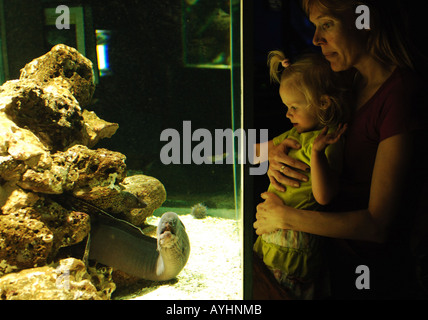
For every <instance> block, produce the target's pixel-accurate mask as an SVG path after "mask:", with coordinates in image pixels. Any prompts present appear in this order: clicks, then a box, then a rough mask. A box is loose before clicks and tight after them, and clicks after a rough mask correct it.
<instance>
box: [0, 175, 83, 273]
mask: <svg viewBox="0 0 428 320" xmlns="http://www.w3.org/2000/svg"><path fill="white" fill-rule="evenodd" d="M0 209H1V212H2V215H0V262H1V263H0V275H2V274H5V273H8V272H11V271H15V270H22V269H25V268H32V267H35V266H42V265H45V264H47V263H49V262H50V261H51V260H52V259H53V257H54V256H55V254H56V253H57V252H58V250H59V249H60V248H62V247H67V246H71V245H73V244H76V243H79V242H81V241H82V240H83V239H84V238H85V237H86V236H87V235H88V233H89V231H90V220H89V216H88V215H87V214H86V213H81V212H74V211H69V210H66V209H64V208H63V207H61V206H60V205H59V204H57V203H55V202H53V201H51V200H48V199H46V198H44V197H43V196H42V195H37V194H35V193H32V192H25V191H24V190H22V189H20V188H18V187H16V186H14V185H13V184H12V183H6V184H4V185H2V186H1V187H0Z"/></svg>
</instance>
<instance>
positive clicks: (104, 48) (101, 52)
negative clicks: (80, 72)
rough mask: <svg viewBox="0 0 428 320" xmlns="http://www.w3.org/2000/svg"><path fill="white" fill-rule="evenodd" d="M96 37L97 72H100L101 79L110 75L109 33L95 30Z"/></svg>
mask: <svg viewBox="0 0 428 320" xmlns="http://www.w3.org/2000/svg"><path fill="white" fill-rule="evenodd" d="M96 35H97V60H98V70H99V71H100V76H101V77H102V76H106V75H109V74H111V70H110V62H109V49H110V48H109V41H110V31H108V30H96Z"/></svg>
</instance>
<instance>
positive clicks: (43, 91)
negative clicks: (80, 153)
mask: <svg viewBox="0 0 428 320" xmlns="http://www.w3.org/2000/svg"><path fill="white" fill-rule="evenodd" d="M0 101H1V102H3V104H2V105H1V106H0V108H1V109H2V111H4V112H5V113H6V115H7V116H8V117H9V119H10V120H12V121H13V122H14V123H15V124H16V125H17V126H18V127H20V128H25V129H28V130H30V131H31V132H32V133H34V134H35V135H36V136H37V137H38V138H39V139H40V141H41V142H42V143H43V145H44V146H45V147H46V148H49V149H53V150H63V149H65V148H67V147H69V146H72V145H74V144H76V143H79V142H81V141H82V140H83V136H82V129H83V126H84V122H83V117H82V114H81V109H80V106H79V103H78V102H77V100H76V99H75V98H74V96H73V95H72V94H71V93H70V92H69V91H68V90H66V89H64V88H62V87H57V86H53V85H50V86H44V87H41V86H39V85H38V84H36V83H35V82H34V81H30V80H26V81H24V80H21V81H17V80H11V81H8V82H6V83H5V84H3V85H2V86H1V87H0Z"/></svg>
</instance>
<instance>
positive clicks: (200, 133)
mask: <svg viewBox="0 0 428 320" xmlns="http://www.w3.org/2000/svg"><path fill="white" fill-rule="evenodd" d="M259 131H260V132H259V136H260V139H259V143H260V153H259V154H267V152H268V150H267V143H265V142H267V141H268V130H267V129H260V130H259ZM160 141H167V142H168V143H167V144H165V145H164V146H163V147H162V149H161V152H160V160H161V162H162V163H163V164H166V165H169V164H192V163H193V164H196V165H201V164H224V163H226V164H234V163H238V164H246V158H247V157H248V160H249V163H251V164H253V165H256V164H258V165H259V166H258V167H251V168H250V169H249V173H250V175H263V174H265V173H266V172H267V169H268V162H267V161H261V157H260V156H257V155H256V154H255V145H256V143H257V130H256V129H249V130H247V132H246V131H245V130H243V129H236V130H235V131H233V130H232V129H230V128H229V129H215V130H214V134H213V133H212V132H211V131H209V130H208V129H196V130H195V131H193V132H192V123H191V121H183V130H182V132H181V133H180V132H179V131H178V130H176V129H172V128H170V129H165V130H163V131H162V133H161V135H160ZM192 142H199V143H198V144H196V145H193V144H192ZM213 145H214V147H213ZM235 150H237V151H235ZM235 155H236V157H235Z"/></svg>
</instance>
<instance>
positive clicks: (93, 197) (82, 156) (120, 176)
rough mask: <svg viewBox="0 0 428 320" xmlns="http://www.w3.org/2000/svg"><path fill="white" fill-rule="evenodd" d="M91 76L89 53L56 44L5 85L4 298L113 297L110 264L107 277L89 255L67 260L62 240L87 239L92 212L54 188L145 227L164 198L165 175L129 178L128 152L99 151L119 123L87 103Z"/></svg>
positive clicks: (0, 272)
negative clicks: (86, 259) (62, 282)
mask: <svg viewBox="0 0 428 320" xmlns="http://www.w3.org/2000/svg"><path fill="white" fill-rule="evenodd" d="M93 80H94V79H93V73H92V63H91V61H89V60H88V59H86V58H85V57H83V56H82V55H81V54H80V53H78V52H77V50H75V49H73V48H70V47H67V46H65V45H57V46H55V47H53V48H52V50H51V51H50V52H48V53H47V54H45V55H44V56H42V57H40V58H37V59H35V60H33V61H32V62H30V63H29V64H27V65H26V66H25V67H24V68H23V69H22V70H21V77H20V79H19V80H11V81H8V82H6V83H5V84H3V86H1V87H0V300H1V299H109V298H110V296H111V293H112V292H113V290H114V287H115V285H114V283H112V280H111V276H109V275H110V274H111V270H110V271H109V270H107V269H106V270H107V271H106V270H104V271H105V272H104V274H103V275H101V276H100V274H99V273H98V275H97V271H96V269H94V268H92V269H87V268H86V266H85V264H84V263H83V262H82V261H81V260H80V259H82V258H83V257H82V256H79V257H70V258H68V259H63V260H61V259H60V256H61V255H60V254H59V252H60V251H61V248H67V247H71V246H73V245H76V244H79V243H83V244H84V243H85V242H84V240H85V239H86V238H87V236H88V234H89V232H90V221H91V218H90V213H91V212H89V211H90V210H81V209H79V208H78V207H77V206H76V207H73V206H71V207H67V206H63V203H61V202H60V201H57V199H56V198H55V195H67V197H68V199H75V198H78V199H81V200H84V201H85V202H87V203H90V204H92V205H93V206H96V207H99V208H100V209H102V210H105V211H107V212H109V213H110V214H112V215H116V216H117V217H120V218H121V219H126V220H128V221H129V222H131V223H133V224H135V225H138V226H141V225H143V224H144V221H145V219H146V217H147V216H150V215H151V214H152V213H153V211H154V210H155V209H157V208H158V207H160V206H161V204H162V203H163V202H164V201H165V199H166V192H165V189H164V187H163V185H162V184H161V183H160V182H159V181H158V180H157V179H155V178H152V177H146V176H133V177H127V176H126V164H125V160H126V157H125V155H123V154H121V153H119V152H114V151H110V150H107V149H91V148H93V147H94V146H95V145H96V143H97V142H98V141H99V140H100V139H103V138H109V137H111V136H112V135H113V134H114V133H115V132H116V130H117V129H118V127H119V126H118V124H116V123H109V122H107V121H104V120H102V119H100V118H98V117H97V115H96V114H95V113H94V112H91V111H88V110H86V109H84V108H85V107H88V106H89V104H90V101H91V99H92V95H93V93H94V89H95V86H94V81H93ZM64 268H65V269H64ZM67 268H68V269H67ZM66 269H67V270H66ZM61 270H62V271H61ZM64 270H66V271H64ZM64 273H65V274H67V276H68V277H69V278H68V279H69V282H68V285H66V286H59V285H58V281H57V280H58V279H59V277H61V275H62V274H64ZM36 274H37V276H34V275H36ZM94 277H96V278H97V279H98V280H96V281H95V280H94ZM99 277H102V278H103V281H99ZM30 278H31V279H30ZM12 286H13V288H12Z"/></svg>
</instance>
